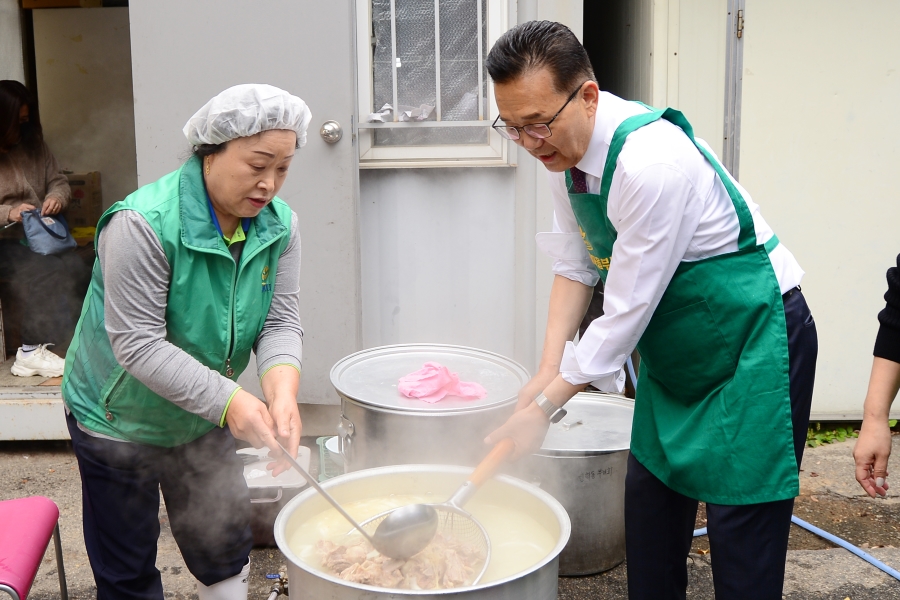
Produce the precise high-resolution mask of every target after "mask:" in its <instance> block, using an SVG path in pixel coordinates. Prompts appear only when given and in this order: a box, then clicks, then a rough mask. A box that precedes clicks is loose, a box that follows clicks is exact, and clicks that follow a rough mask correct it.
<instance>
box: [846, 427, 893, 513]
mask: <svg viewBox="0 0 900 600" xmlns="http://www.w3.org/2000/svg"><path fill="white" fill-rule="evenodd" d="M890 455H891V428H890V427H889V426H888V422H887V419H883V420H882V419H879V420H878V421H875V420H872V419H868V420H864V421H863V424H862V428H861V429H860V431H859V439H858V440H856V445H855V446H854V447H853V459H854V460H855V461H856V480H857V481H858V482H859V485H861V486H862V488H863V489H864V490H866V493H867V494H869V496H871V497H872V498H874V497H875V496H876V494H877V495H878V496H881V497H882V498H884V496H885V494H887V490H888V483H887V476H888V472H887V466H888V458H889V457H890Z"/></svg>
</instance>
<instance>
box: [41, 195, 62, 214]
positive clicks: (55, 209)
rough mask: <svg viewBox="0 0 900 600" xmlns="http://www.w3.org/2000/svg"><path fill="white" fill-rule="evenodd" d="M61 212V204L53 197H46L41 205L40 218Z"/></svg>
mask: <svg viewBox="0 0 900 600" xmlns="http://www.w3.org/2000/svg"><path fill="white" fill-rule="evenodd" d="M61 210H62V202H60V201H59V199H58V198H56V197H55V196H47V197H46V198H45V199H44V203H43V204H41V216H42V217H43V216H46V215H56V214H59V211H61Z"/></svg>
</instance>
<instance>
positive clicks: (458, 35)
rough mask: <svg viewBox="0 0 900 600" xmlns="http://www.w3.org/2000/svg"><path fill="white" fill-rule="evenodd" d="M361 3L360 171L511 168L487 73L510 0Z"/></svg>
mask: <svg viewBox="0 0 900 600" xmlns="http://www.w3.org/2000/svg"><path fill="white" fill-rule="evenodd" d="M358 2H359V4H362V6H359V5H358V7H357V11H358V15H359V17H360V21H363V16H365V22H364V23H362V22H361V23H360V27H359V29H362V28H363V26H364V27H365V31H366V34H367V35H366V36H365V37H363V35H361V34H359V35H358V42H359V41H362V40H365V42H366V43H365V45H364V47H361V48H359V50H360V64H359V73H360V82H359V84H360V85H359V90H360V109H359V113H360V123H359V126H358V128H359V134H360V166H363V167H366V166H402V165H413V166H421V163H422V161H426V162H428V163H429V164H435V163H436V164H447V165H456V164H467V165H468V164H485V163H492V164H506V162H507V159H506V155H507V152H508V150H507V146H508V145H507V143H506V142H505V140H502V138H500V136H499V135H497V134H496V132H494V131H493V130H491V129H490V124H491V122H492V121H493V119H494V118H495V117H496V111H495V109H493V108H492V107H493V106H494V102H493V90H492V87H491V85H490V78H489V77H488V74H487V71H486V69H485V68H484V57H485V56H486V54H487V51H488V50H489V49H490V45H489V44H492V43H493V41H494V40H495V39H496V38H497V37H498V36H499V34H500V33H502V32H503V31H505V29H506V19H505V13H506V6H505V2H502V1H499V0H358ZM360 9H362V10H360ZM363 50H365V52H363ZM492 113H493V114H492Z"/></svg>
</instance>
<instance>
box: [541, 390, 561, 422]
mask: <svg viewBox="0 0 900 600" xmlns="http://www.w3.org/2000/svg"><path fill="white" fill-rule="evenodd" d="M534 401H535V403H537V405H538V406H539V407H540V408H541V410H542V411H544V414H545V415H547V418H548V419H550V422H551V423H559V422H560V421H561V420H562V418H563V417H565V416H566V414H567V413H568V412H569V411H567V410H566V409H564V408H562V407H560V406H557V405H555V404H553V403H552V402H550V400H548V399H547V396H545V395H544V392H541V393H540V394H538V397H537V398H535V399H534Z"/></svg>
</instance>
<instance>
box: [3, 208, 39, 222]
mask: <svg viewBox="0 0 900 600" xmlns="http://www.w3.org/2000/svg"><path fill="white" fill-rule="evenodd" d="M34 208H35V207H34V206H32V205H30V204H19V205H18V206H13V207H12V208H11V209H10V210H9V222H10V223H12V222H16V223H21V222H22V213H23V212H28V211H29V210H34Z"/></svg>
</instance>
